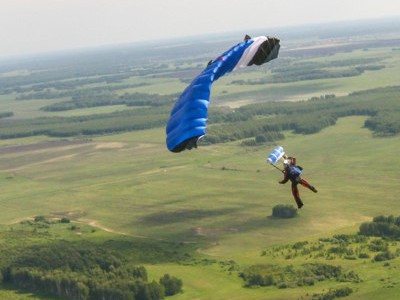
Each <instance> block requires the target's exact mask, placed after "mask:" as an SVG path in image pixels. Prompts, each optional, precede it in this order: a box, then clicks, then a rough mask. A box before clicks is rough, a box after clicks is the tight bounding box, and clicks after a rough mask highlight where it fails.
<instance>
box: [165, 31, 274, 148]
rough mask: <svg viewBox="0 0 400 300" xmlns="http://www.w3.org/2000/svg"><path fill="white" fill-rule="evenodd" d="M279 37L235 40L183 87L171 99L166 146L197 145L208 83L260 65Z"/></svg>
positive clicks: (204, 118)
mask: <svg viewBox="0 0 400 300" xmlns="http://www.w3.org/2000/svg"><path fill="white" fill-rule="evenodd" d="M279 47H280V45H279V39H277V38H271V37H266V36H259V37H255V38H250V37H249V36H248V35H246V37H245V38H244V42H242V43H239V44H237V45H236V46H234V47H232V48H231V49H229V50H228V51H226V52H224V53H223V54H221V55H220V56H219V57H218V58H216V59H215V60H213V61H210V62H209V63H208V65H207V67H206V68H205V69H204V70H203V72H201V73H200V74H199V75H198V76H197V77H196V78H194V79H193V81H192V82H191V84H190V85H189V86H188V87H187V88H186V89H185V90H184V91H183V93H182V94H181V96H180V97H179V99H178V101H177V102H176V103H175V105H174V107H173V109H172V111H171V116H170V119H169V121H168V124H167V128H166V134H167V147H168V149H169V150H170V151H172V152H181V151H183V150H185V149H188V150H190V149H192V148H197V141H198V140H199V138H201V137H202V136H203V135H205V134H206V123H207V116H208V105H209V101H210V93H211V86H212V83H213V82H214V81H215V80H217V79H218V78H220V77H221V76H223V75H225V74H226V73H228V72H231V71H233V70H235V69H237V68H240V67H246V66H252V65H258V66H259V65H262V64H264V63H266V62H269V61H271V60H273V59H275V58H277V57H278V52H279Z"/></svg>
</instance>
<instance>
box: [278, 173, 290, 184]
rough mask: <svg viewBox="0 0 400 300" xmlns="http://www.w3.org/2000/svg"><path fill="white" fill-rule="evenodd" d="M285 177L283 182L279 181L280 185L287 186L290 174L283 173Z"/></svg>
mask: <svg viewBox="0 0 400 300" xmlns="http://www.w3.org/2000/svg"><path fill="white" fill-rule="evenodd" d="M283 174H284V177H283V179H282V180H281V181H279V183H280V184H285V183H286V182H288V181H289V173H288V172H286V170H285V171H283Z"/></svg>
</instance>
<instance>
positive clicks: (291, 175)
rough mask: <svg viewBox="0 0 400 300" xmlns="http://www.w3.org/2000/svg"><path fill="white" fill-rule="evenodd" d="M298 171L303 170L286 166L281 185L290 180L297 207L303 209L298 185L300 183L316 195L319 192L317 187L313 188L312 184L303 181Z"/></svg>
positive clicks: (293, 166)
mask: <svg viewBox="0 0 400 300" xmlns="http://www.w3.org/2000/svg"><path fill="white" fill-rule="evenodd" d="M296 169H300V170H301V169H302V168H301V167H298V166H296V165H294V164H292V165H285V169H284V170H283V174H284V177H283V179H282V180H281V181H279V183H281V184H284V183H286V182H288V181H289V180H290V181H291V182H292V194H293V197H294V200H295V201H296V204H297V207H298V208H301V207H302V206H303V205H304V204H303V201H301V199H300V194H299V189H298V188H297V185H298V184H299V183H300V184H301V185H302V186H304V187H306V188H308V189H310V190H312V191H313V192H314V193H316V192H317V190H316V189H315V187H313V186H312V185H311V184H309V183H308V182H307V181H305V180H304V179H302V178H301V177H300V174H299V172H297V171H296Z"/></svg>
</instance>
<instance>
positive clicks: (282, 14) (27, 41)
mask: <svg viewBox="0 0 400 300" xmlns="http://www.w3.org/2000/svg"><path fill="white" fill-rule="evenodd" d="M386 16H388V17H394V16H400V1H399V0H380V1H377V0H302V1H300V0H274V1H270V0H246V1H243V0H240V1H239V0H0V57H7V56H15V55H25V54H35V53H42V52H53V51H58V50H69V49H79V48H87V47H96V46H104V45H114V44H124V43H132V42H141V41H148V40H157V39H168V38H176V37H184V36H192V35H203V34H208V33H223V32H227V31H228V32H232V31H241V30H243V32H245V33H249V32H248V30H249V29H264V28H265V29H266V31H267V30H268V28H277V27H287V26H292V25H300V24H313V23H323V22H334V21H343V20H356V19H370V18H382V17H386ZM249 34H251V32H250V33H249ZM267 34H268V32H266V35H267Z"/></svg>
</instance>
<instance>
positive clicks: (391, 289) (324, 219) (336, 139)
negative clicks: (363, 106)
mask: <svg viewBox="0 0 400 300" xmlns="http://www.w3.org/2000/svg"><path fill="white" fill-rule="evenodd" d="M367 40H368V39H367ZM329 42H331V41H329ZM290 45H291V46H290V47H292V48H290V49H289V50H292V51H298V50H296V49H295V47H293V45H292V44H290ZM312 46H313V47H314V46H315V45H314V44H313V45H312ZM313 47H311V48H313ZM210 55H211V54H210ZM202 56H204V54H201V55H198V56H195V57H193V60H194V62H193V64H189V65H182V62H181V58H180V59H179V60H178V59H177V61H172V62H171V61H170V58H168V59H167V58H165V60H164V61H161V62H158V61H155V62H153V64H154V65H151V66H152V68H151V67H149V66H148V65H143V66H147V67H148V69H149V70H151V72H150V71H149V72H150V74H147V75H143V76H139V75H137V74H134V75H132V76H128V77H127V78H123V79H122V80H120V81H118V82H117V83H111V84H108V85H106V84H104V82H100V83H99V82H94V83H85V82H83V81H82V82H83V83H85V84H83V83H82V85H77V86H76V87H75V88H74V89H75V90H76V91H78V92H82V93H87V92H88V90H87V89H90V88H93V87H100V88H101V87H104V86H106V87H110V88H113V87H115V86H117V85H121V86H124V87H125V88H123V89H121V90H116V91H115V94H114V92H113V93H110V97H114V98H113V99H118V96H121V95H124V94H125V93H136V92H140V93H149V94H152V93H157V94H159V95H171V94H174V93H178V92H179V91H181V90H182V89H183V88H184V87H185V86H186V84H185V83H183V82H182V80H184V79H187V78H186V77H187V76H188V75H186V73H185V75H182V76H183V77H181V78H179V79H180V80H179V79H178V77H175V76H178V75H171V74H170V73H168V72H172V71H173V72H176V73H178V74H180V72H182V71H185V72H189V73H190V74H191V73H193V72H195V71H196V68H197V65H196V59H199V57H201V58H203V57H202ZM376 57H379V58H380V61H379V62H378V63H377V64H382V65H384V67H383V68H381V69H377V70H371V71H365V72H363V73H362V74H360V75H358V76H350V77H341V78H322V79H314V80H302V81H294V82H281V83H274V84H273V83H269V84H251V81H252V80H260V79H264V78H267V79H268V80H273V72H271V71H270V70H266V69H262V70H257V69H253V70H251V71H245V72H242V73H240V72H239V73H235V74H232V75H229V76H226V77H225V78H223V79H221V80H220V81H219V82H218V83H217V84H215V88H214V90H213V97H214V98H216V100H215V102H216V104H220V105H221V106H225V105H226V106H231V107H238V106H241V105H245V104H250V103H254V102H263V103H265V102H268V101H271V100H279V101H283V100H290V101H295V100H306V99H309V98H311V97H319V96H321V95H329V94H335V95H336V96H337V98H336V99H339V100H338V101H341V100H340V99H341V98H339V96H344V95H348V94H349V93H351V92H354V91H360V90H368V89H373V88H380V87H389V86H394V85H398V81H397V77H398V76H397V74H398V73H399V71H400V70H399V69H400V51H398V50H394V48H393V46H387V47H378V48H371V49H368V51H367V50H366V49H363V48H360V47H359V46H357V47H356V46H355V49H354V50H353V51H340V50H338V51H337V52H335V53H334V54H332V55H327V56H321V55H319V54H318V55H314V56H311V57H307V58H301V59H300V60H299V61H298V63H300V64H304V65H307V66H309V65H313V66H314V65H315V68H322V67H321V64H324V65H325V67H323V69H330V70H331V71H332V69H335V71H337V69H341V68H343V66H341V65H342V64H344V65H346V62H349V66H350V67H351V66H352V67H354V66H355V65H354V64H351V63H350V61H353V62H354V61H357V62H360V61H362V62H365V61H369V60H371V61H373V60H374V58H376ZM282 61H284V62H287V63H289V64H291V66H293V67H296V63H297V61H296V59H293V58H292V57H290V56H288V54H286V56H285V52H283V58H282ZM162 62H163V63H165V64H166V65H167V66H163V67H159V64H161V63H162ZM166 62H168V64H167V63H166ZM337 62H340V63H339V65H340V66H339V67H338V66H336V67H332V64H336V63H337ZM343 62H344V63H343ZM174 63H176V65H177V66H180V67H181V68H182V69H179V68H178V67H177V68H176V69H174V68H173V67H171V65H173V64H174ZM363 64H364V63H363ZM134 66H136V68H137V69H139V70H141V67H142V65H140V64H139V65H134ZM158 67H159V68H160V71H158V69H157V68H158ZM278 67H279V61H278V60H277V62H276V64H275V65H273V67H271V68H272V69H273V70H274V68H278ZM132 68H133V67H132ZM143 69H144V70H147V69H146V68H145V67H143ZM267 69H268V68H267ZM22 70H23V69H22V67H21V68H16V69H15V70H13V71H7V72H3V73H2V74H3V75H2V76H0V79H4V78H8V77H13V76H21V78H22V77H23V78H22V79H21V78H19V80H25V79H24V78H25V77H24V76H27V75H29V74H31V73H30V71H29V70H25V71H22ZM288 70H289V71H290V67H289V68H288V69H287V70H286V69H285V70H284V71H285V72H287V71H288ZM99 72H100V71H99ZM157 72H160V74H158V73H157ZM173 72H172V73H173ZM276 72H277V71H276ZM32 73H33V71H32ZM305 73H307V72H305ZM56 74H58V73H56ZM99 74H102V73H101V72H100V73H99ZM110 74H111V75H113V76H115V74H119V73H118V72H115V73H110ZM173 74H175V73H173ZM111 75H110V76H111ZM96 76H97V77H98V76H99V75H96ZM96 76H94V75H92V77H91V76H89V75H88V78H89V79H96ZM396 76H397V77H396ZM77 79H79V80H86V79H87V78H86V77H85V76H83V75H82V76H81V77H78V78H77ZM47 80H48V79H47ZM68 80H71V81H73V80H75V78H74V77H72V78H63V79H62V80H60V82H64V81H68ZM234 80H243V81H244V82H247V84H243V85H241V84H233V83H232V82H233V81H234ZM43 82H47V84H49V87H48V90H47V91H48V92H49V93H50V91H52V92H54V91H58V92H60V93H61V92H63V93H64V92H69V90H68V89H61V88H53V87H51V84H54V82H53V81H43ZM143 82H145V83H146V84H147V85H142V86H137V87H135V86H134V85H135V84H138V83H143ZM5 83H7V84H10V86H11V88H14V87H12V84H11V83H8V81H7V82H5ZM55 83H57V81H55ZM34 84H36V83H32V82H30V83H25V84H21V86H22V87H23V88H26V89H27V91H25V92H20V93H15V92H13V93H7V92H6V91H5V92H4V94H2V95H0V112H6V111H12V112H13V113H14V115H13V116H12V117H11V118H5V120H0V131H1V125H2V124H5V125H7V124H9V123H7V122H14V121H15V122H19V121H21V120H28V121H29V120H35V119H34V118H39V119H40V118H43V117H66V118H68V117H72V116H81V117H82V116H92V115H96V114H109V113H113V112H115V111H120V110H130V111H134V110H136V109H138V108H137V107H132V106H125V105H123V104H118V105H104V106H95V107H87V108H81V109H72V110H65V111H58V112H48V111H43V110H40V108H42V107H43V106H46V105H48V104H51V103H58V102H63V101H66V100H68V101H70V100H71V96H68V97H64V98H52V99H32V100H15V97H16V96H18V95H19V96H21V95H22V96H24V95H25V96H26V95H28V94H30V93H34V92H33V91H34V90H30V88H31V87H30V85H34ZM129 85H132V86H131V87H129ZM28 90H29V91H28ZM90 91H91V90H89V92H90ZM106 95H108V94H106ZM385 95H386V94H384V93H382V97H385ZM102 96H104V94H102ZM82 99H84V100H85V98H84V97H83V98H82ZM343 99H346V98H343ZM149 109H152V108H149ZM155 109H158V108H157V107H156V108H155ZM394 111H395V112H396V111H398V108H394ZM369 117H370V116H367V115H362V116H349V117H341V118H339V119H338V121H337V123H336V124H335V125H334V126H329V127H326V128H323V129H322V130H320V131H319V132H317V133H313V134H306V135H303V134H295V133H293V132H292V131H285V132H283V133H284V135H285V139H283V140H280V141H277V142H270V143H265V144H263V145H258V146H252V147H244V146H242V145H241V142H242V141H241V140H238V141H233V142H229V143H221V144H214V145H201V146H200V147H199V149H196V150H192V151H184V152H182V153H179V154H174V153H170V152H168V151H167V149H166V147H165V129H164V128H160V127H159V126H155V127H154V128H150V129H146V130H136V131H129V132H115V133H113V134H105V135H95V134H92V135H86V136H82V135H78V136H69V137H65V138H60V137H48V136H46V135H42V134H38V135H32V136H27V137H24V138H15V139H3V140H0V189H1V193H0V224H1V225H0V251H4V252H3V253H4V254H1V257H0V267H2V265H1V264H3V263H5V262H6V261H8V259H9V257H7V253H13V251H16V252H15V253H19V252H18V251H20V249H24V248H26V247H29V246H31V245H42V246H44V247H45V246H46V245H47V243H49V244H50V243H54V244H57V243H59V242H60V241H70V242H74V243H75V242H77V243H80V242H82V243H84V242H85V243H86V242H87V243H90V244H92V245H96V247H99V248H102V247H103V246H104V247H105V248H107V247H109V248H110V249H112V250H113V251H117V252H120V253H121V255H123V256H124V257H126V259H127V261H128V262H129V264H138V265H144V266H145V267H146V269H147V271H148V275H149V279H151V280H153V279H154V280H156V281H157V280H158V278H160V277H161V276H162V275H163V274H165V273H170V274H172V275H173V276H176V277H178V278H180V279H182V281H183V293H180V294H177V295H174V296H172V297H168V299H171V300H172V299H173V300H184V299H187V300H189V299H190V300H193V299H207V300H209V299H215V300H218V299H237V300H239V299H240V300H245V299H252V300H253V299H254V300H256V299H260V300H261V299H282V300H283V299H285V300H286V299H288V300H289V299H293V300H295V299H310V300H311V299H319V298H315V297H317V296H316V295H317V294H323V293H327V292H329V290H330V289H339V288H344V287H350V288H351V289H352V291H353V292H352V293H351V294H350V295H349V296H347V297H346V299H363V300H364V299H385V300H386V299H397V298H396V297H397V296H398V295H399V293H400V273H399V270H400V257H399V256H398V255H397V257H395V258H393V259H391V260H389V261H383V262H377V261H373V259H372V257H373V256H374V255H375V253H373V252H371V251H369V252H368V253H369V254H370V258H369V259H359V258H357V259H354V260H353V259H345V258H343V257H339V256H336V257H334V258H332V259H327V258H326V257H318V255H317V254H318V253H317V252H315V253H314V252H313V253H312V254H311V255H306V254H304V255H299V256H297V257H295V258H289V259H288V258H285V256H287V255H289V254H290V253H291V252H288V251H289V250H288V249H290V247H291V245H293V244H294V243H296V242H299V241H307V243H309V245H318V244H319V243H321V242H320V239H321V238H331V237H332V236H334V235H338V234H356V233H357V232H358V229H359V226H360V224H362V223H363V222H369V221H371V220H372V218H373V217H375V216H378V215H395V216H400V213H399V212H400V204H399V200H398V195H399V194H400V171H399V168H400V157H399V156H398V155H397V154H398V149H399V147H400V136H399V135H398V134H397V135H392V136H387V137H379V136H378V135H376V134H374V132H372V131H371V130H369V129H367V128H365V126H364V125H365V121H366V120H367V119H368V118H369ZM40 120H43V119H40ZM2 122H3V123H2ZM15 124H19V123H15ZM49 124H50V123H49ZM24 126H27V125H24ZM49 126H50V125H49ZM277 144H279V145H282V146H283V147H284V148H285V150H286V151H287V153H288V154H291V155H295V156H296V157H297V161H298V164H299V165H301V166H303V167H304V171H303V176H304V178H306V179H307V180H308V181H309V182H310V183H311V184H313V185H315V186H316V187H317V189H318V193H317V194H314V193H312V192H310V191H309V190H306V189H304V188H302V187H300V194H301V196H302V199H303V201H304V203H305V205H304V207H303V208H302V209H301V210H299V211H298V216H297V217H296V218H292V219H277V218H273V217H272V216H271V215H272V208H273V207H274V206H276V205H278V204H293V205H294V204H295V203H294V200H293V199H292V195H291V191H290V184H289V183H288V184H286V185H280V184H278V181H279V180H281V178H282V174H281V173H280V172H278V171H277V170H276V169H274V168H272V167H271V166H270V165H268V164H267V163H266V156H267V154H268V153H269V151H271V150H272V148H273V147H274V146H275V145H277ZM35 216H45V217H47V218H56V219H59V218H62V217H68V218H69V219H70V220H71V221H72V223H71V224H73V225H75V226H79V227H80V228H81V229H80V230H79V231H71V230H69V227H68V226H70V225H68V226H64V225H51V226H50V227H49V228H44V229H43V228H40V229H37V230H36V229H32V228H34V227H29V226H27V225H23V224H21V221H26V220H32V219H33V218H34V217H35ZM19 234H20V237H19V238H18V236H19ZM25 235H27V236H28V238H27V240H25V239H24V238H22V237H24V236H25ZM370 239H371V240H369V241H368V243H370V242H371V241H372V240H373V238H370ZM14 240H15V241H14ZM365 243H367V242H365ZM105 245H108V246H105ZM365 245H367V244H365ZM360 247H361V246H360ZM365 247H367V246H365ZM326 248H328V246H326ZM107 249H108V248H107ZM390 250H391V251H393V252H394V253H395V252H396V251H397V252H398V253H400V243H399V242H398V241H391V244H390ZM397 252H396V253H397ZM0 253H1V252H0ZM183 253H185V254H184V255H183ZM182 255H183V256H184V257H185V258H182V257H183V256H182ZM307 263H324V264H329V265H334V266H341V267H342V269H343V272H349V271H351V270H353V271H354V272H355V273H356V274H357V276H358V277H359V278H360V280H359V281H358V282H354V281H345V282H340V281H335V280H333V279H329V280H324V281H321V282H316V283H315V284H313V285H311V286H288V287H286V288H278V287H277V286H276V285H273V286H268V287H244V285H245V281H244V280H243V279H242V278H240V277H239V274H240V272H244V271H246V270H248V269H249V268H251V267H259V268H261V269H263V268H264V269H265V268H268V266H270V265H275V266H277V267H280V268H282V269H284V268H285V267H288V266H290V265H291V266H293V267H294V268H295V269H296V268H303V267H304V264H307ZM0 299H6V300H7V299H10V300H14V299H21V300H26V299H49V300H50V299H62V298H55V297H52V296H49V295H41V294H39V293H34V294H32V293H29V292H26V291H24V290H23V289H15V287H13V286H11V285H5V286H4V285H3V286H2V285H0Z"/></svg>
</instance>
